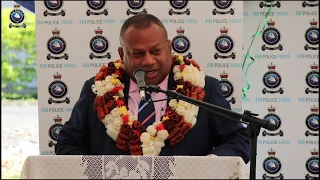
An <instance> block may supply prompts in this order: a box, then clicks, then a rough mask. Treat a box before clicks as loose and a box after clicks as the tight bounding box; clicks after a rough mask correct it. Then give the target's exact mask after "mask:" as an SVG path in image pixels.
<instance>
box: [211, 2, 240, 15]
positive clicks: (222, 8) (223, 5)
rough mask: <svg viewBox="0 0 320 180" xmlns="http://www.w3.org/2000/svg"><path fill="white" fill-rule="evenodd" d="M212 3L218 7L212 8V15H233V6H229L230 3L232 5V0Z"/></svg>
mask: <svg viewBox="0 0 320 180" xmlns="http://www.w3.org/2000/svg"><path fill="white" fill-rule="evenodd" d="M213 4H214V6H215V7H217V8H218V9H216V8H214V9H213V11H212V14H213V15H217V14H231V15H234V13H235V11H234V8H230V7H231V5H232V0H218V1H213ZM229 8H230V9H229ZM228 9H229V10H228Z"/></svg>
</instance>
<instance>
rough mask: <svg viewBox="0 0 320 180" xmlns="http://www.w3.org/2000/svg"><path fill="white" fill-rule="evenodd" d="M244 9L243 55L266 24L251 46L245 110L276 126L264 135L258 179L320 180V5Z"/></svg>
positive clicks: (250, 5) (287, 4)
mask: <svg viewBox="0 0 320 180" xmlns="http://www.w3.org/2000/svg"><path fill="white" fill-rule="evenodd" d="M243 5H244V6H243V7H244V13H243V18H244V22H243V25H244V28H243V32H244V33H243V34H244V36H243V40H244V53H246V50H247V49H248V48H249V45H250V43H251V40H252V39H251V37H252V36H253V35H254V34H255V33H256V30H257V27H258V26H259V23H260V21H261V20H262V22H261V25H260V29H259V31H261V30H262V32H261V34H260V35H258V36H256V37H255V40H254V42H253V45H252V47H251V51H250V55H251V57H252V58H253V59H254V63H253V64H251V66H250V69H248V73H247V80H248V82H249V84H250V89H249V90H248V91H246V95H247V96H246V98H244V99H243V105H242V106H243V109H244V110H245V109H249V110H251V111H252V112H254V113H257V114H259V117H260V118H263V119H266V120H269V121H271V122H273V123H275V124H276V125H277V129H276V130H274V131H266V130H264V129H262V130H261V131H260V134H259V137H258V156H257V178H259V179H261V178H262V179H270V178H277V179H313V177H318V178H319V157H318V146H319V115H318V103H319V98H318V96H319V81H318V80H319V68H318V61H319V54H318V51H319V26H318V20H319V19H318V17H319V11H318V8H319V1H273V2H272V4H271V1H269V2H268V1H267V3H265V2H264V1H255V2H250V1H249V2H244V4H243ZM270 6H272V9H271V12H270V13H269V15H268V17H267V18H266V25H265V29H262V27H263V22H264V17H265V15H266V12H267V11H268V9H269V8H270ZM247 61H251V60H250V59H249V60H247ZM246 63H248V62H246Z"/></svg>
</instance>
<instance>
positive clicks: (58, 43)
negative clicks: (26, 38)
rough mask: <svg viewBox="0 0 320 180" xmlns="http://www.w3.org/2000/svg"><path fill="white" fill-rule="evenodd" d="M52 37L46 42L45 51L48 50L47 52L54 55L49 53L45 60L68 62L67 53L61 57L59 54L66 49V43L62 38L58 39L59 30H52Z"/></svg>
mask: <svg viewBox="0 0 320 180" xmlns="http://www.w3.org/2000/svg"><path fill="white" fill-rule="evenodd" d="M52 35H53V36H52V37H51V38H50V39H49V40H48V42H47V49H48V50H49V52H51V53H52V54H54V55H51V54H50V53H49V54H48V55H47V60H50V59H55V60H58V59H63V58H64V59H65V60H68V59H69V56H68V54H67V53H64V54H63V55H62V56H61V54H62V53H63V52H65V50H66V49H67V43H66V41H65V40H64V39H63V38H62V37H60V30H59V29H57V28H55V29H54V30H52ZM59 55H60V56H59Z"/></svg>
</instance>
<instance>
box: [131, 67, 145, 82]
mask: <svg viewBox="0 0 320 180" xmlns="http://www.w3.org/2000/svg"><path fill="white" fill-rule="evenodd" d="M146 75H147V71H146V70H144V69H143V68H137V69H136V70H135V71H134V72H133V76H134V77H135V78H136V80H137V78H141V77H142V78H146Z"/></svg>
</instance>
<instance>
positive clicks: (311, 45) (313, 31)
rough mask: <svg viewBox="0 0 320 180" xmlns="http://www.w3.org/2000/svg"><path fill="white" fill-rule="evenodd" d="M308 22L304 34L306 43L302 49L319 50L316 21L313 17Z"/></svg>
mask: <svg viewBox="0 0 320 180" xmlns="http://www.w3.org/2000/svg"><path fill="white" fill-rule="evenodd" d="M309 23H310V26H311V27H310V28H308V29H307V30H306V32H305V35H304V38H305V40H306V41H307V43H308V44H306V45H305V46H304V49H305V50H306V51H307V50H309V49H310V50H319V28H318V27H317V25H318V21H317V20H314V19H313V20H312V21H310V22H309ZM317 46H318V47H317Z"/></svg>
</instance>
